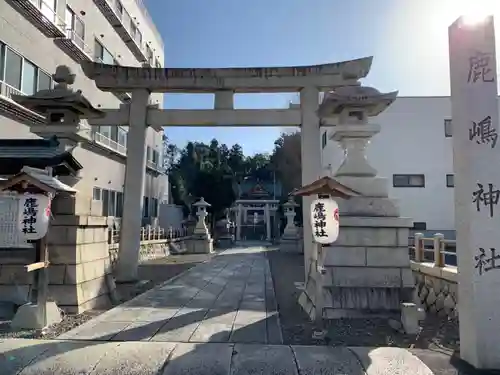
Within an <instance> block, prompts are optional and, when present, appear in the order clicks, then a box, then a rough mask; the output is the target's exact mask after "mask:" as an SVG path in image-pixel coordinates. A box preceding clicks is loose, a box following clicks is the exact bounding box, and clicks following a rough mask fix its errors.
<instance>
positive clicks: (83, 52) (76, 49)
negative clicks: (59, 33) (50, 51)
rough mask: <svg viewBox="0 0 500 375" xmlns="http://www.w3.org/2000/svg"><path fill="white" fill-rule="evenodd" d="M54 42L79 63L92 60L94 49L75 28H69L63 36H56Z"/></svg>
mask: <svg viewBox="0 0 500 375" xmlns="http://www.w3.org/2000/svg"><path fill="white" fill-rule="evenodd" d="M54 43H56V44H57V46H58V47H59V48H61V49H62V50H64V51H65V52H66V53H67V54H68V55H69V56H70V57H71V58H72V59H73V60H75V61H76V62H77V63H82V62H84V61H92V57H91V56H92V49H91V48H90V47H89V46H88V45H87V44H85V41H84V40H83V38H82V37H81V36H80V35H78V34H77V33H76V32H75V30H73V29H67V30H66V34H65V36H64V37H63V38H56V39H55V40H54Z"/></svg>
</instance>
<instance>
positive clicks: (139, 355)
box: [92, 342, 176, 375]
mask: <svg viewBox="0 0 500 375" xmlns="http://www.w3.org/2000/svg"><path fill="white" fill-rule="evenodd" d="M175 346H176V344H174V343H163V342H162V343H159V342H158V343H152V342H123V343H120V344H119V346H118V347H116V348H114V349H112V350H110V351H109V352H108V353H107V354H106V355H105V356H104V357H103V358H102V359H101V360H100V361H99V363H98V364H97V366H96V368H95V369H94V371H93V372H92V374H95V375H157V374H161V370H162V369H163V368H164V366H165V364H166V361H167V359H168V357H169V355H170V354H171V353H172V351H173V350H174V348H175Z"/></svg>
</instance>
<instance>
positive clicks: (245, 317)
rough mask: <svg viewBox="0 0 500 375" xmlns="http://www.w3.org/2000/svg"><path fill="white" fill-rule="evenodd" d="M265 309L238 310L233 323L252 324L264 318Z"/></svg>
mask: <svg viewBox="0 0 500 375" xmlns="http://www.w3.org/2000/svg"><path fill="white" fill-rule="evenodd" d="M266 317H267V313H266V311H265V310H264V311H251V310H238V314H237V315H236V319H235V320H234V324H237V325H242V324H253V323H257V322H260V321H264V320H266Z"/></svg>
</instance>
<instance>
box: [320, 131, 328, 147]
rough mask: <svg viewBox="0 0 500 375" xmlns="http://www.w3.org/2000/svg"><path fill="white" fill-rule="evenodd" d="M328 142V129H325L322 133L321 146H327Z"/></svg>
mask: <svg viewBox="0 0 500 375" xmlns="http://www.w3.org/2000/svg"><path fill="white" fill-rule="evenodd" d="M326 142H327V138H326V130H325V131H324V132H323V134H322V135H321V148H325V146H326Z"/></svg>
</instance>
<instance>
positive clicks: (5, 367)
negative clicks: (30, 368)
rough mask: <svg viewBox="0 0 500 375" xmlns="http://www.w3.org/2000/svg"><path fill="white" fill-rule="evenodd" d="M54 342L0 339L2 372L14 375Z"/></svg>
mask: <svg viewBox="0 0 500 375" xmlns="http://www.w3.org/2000/svg"><path fill="white" fill-rule="evenodd" d="M54 345H55V343H53V342H50V341H42V340H26V339H7V340H4V341H0V369H2V370H1V373H2V374H5V375H11V374H12V375H16V374H18V373H19V371H21V370H22V369H23V368H24V367H25V366H26V365H28V364H29V363H31V362H33V361H35V359H36V358H37V357H39V356H40V355H41V354H42V353H43V352H45V351H47V350H49V349H50V348H51V347H52V346H54Z"/></svg>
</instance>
